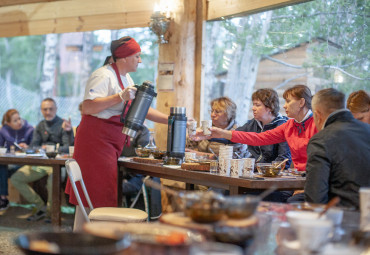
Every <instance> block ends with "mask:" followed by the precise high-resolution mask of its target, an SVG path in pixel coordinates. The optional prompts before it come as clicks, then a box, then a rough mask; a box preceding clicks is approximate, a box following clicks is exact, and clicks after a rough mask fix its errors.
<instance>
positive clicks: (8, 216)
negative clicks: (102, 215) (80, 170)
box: [0, 203, 74, 255]
mask: <svg viewBox="0 0 370 255" xmlns="http://www.w3.org/2000/svg"><path fill="white" fill-rule="evenodd" d="M64 209H65V210H63V211H65V212H67V213H62V226H61V227H60V228H59V229H56V228H53V226H52V225H51V224H50V223H45V222H44V220H39V221H36V222H29V221H27V220H26V218H27V217H28V216H29V215H30V214H31V212H32V210H31V208H30V206H25V205H18V204H14V203H12V204H11V206H10V207H9V208H8V209H7V210H4V211H0V254H4V255H5V254H7V255H9V254H12V255H21V254H23V253H22V252H21V251H20V250H18V248H17V247H16V246H15V245H14V239H15V238H16V237H17V236H19V235H20V234H24V233H29V232H37V231H43V232H44V231H54V230H55V231H57V230H59V231H66V232H71V231H72V226H73V217H74V215H73V212H72V211H73V209H72V208H67V207H66V208H64Z"/></svg>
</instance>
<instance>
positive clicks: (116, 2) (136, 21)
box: [0, 0, 307, 37]
mask: <svg viewBox="0 0 370 255" xmlns="http://www.w3.org/2000/svg"><path fill="white" fill-rule="evenodd" d="M168 1H170V0H168ZM171 1H180V2H183V1H203V2H205V3H206V4H204V5H203V6H205V8H207V10H206V13H207V14H206V18H205V19H206V20H214V19H220V18H221V17H230V16H238V15H246V14H250V13H255V12H259V11H264V10H268V9H273V8H277V7H281V6H286V5H291V4H295V3H300V2H304V1H307V0H171ZM155 2H159V0H158V1H153V0H105V1H103V0H0V37H12V36H22V35H40V34H48V33H66V32H81V31H92V30H99V29H122V28H129V27H145V26H148V23H149V20H150V15H151V14H152V12H153V8H154V4H155Z"/></svg>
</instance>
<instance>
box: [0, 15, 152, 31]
mask: <svg viewBox="0 0 370 255" xmlns="http://www.w3.org/2000/svg"><path fill="white" fill-rule="evenodd" d="M151 14H152V12H131V13H120V14H104V15H93V16H80V17H69V18H58V19H48V20H36V21H30V22H13V23H0V37H12V36H24V35H42V34H49V33H69V32H83V31H92V30H100V29H122V28H131V27H146V26H148V22H149V20H150V15H151Z"/></svg>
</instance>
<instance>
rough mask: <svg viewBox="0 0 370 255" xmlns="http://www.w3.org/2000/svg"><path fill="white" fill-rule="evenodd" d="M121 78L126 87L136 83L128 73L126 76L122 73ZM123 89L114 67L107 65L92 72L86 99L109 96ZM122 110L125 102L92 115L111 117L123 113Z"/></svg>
mask: <svg viewBox="0 0 370 255" xmlns="http://www.w3.org/2000/svg"><path fill="white" fill-rule="evenodd" d="M121 80H122V83H123V86H124V87H125V88H127V87H128V86H131V85H134V81H133V80H132V79H131V77H130V75H129V74H126V76H122V75H121ZM121 91H122V89H121V87H120V85H119V82H118V80H117V77H116V73H115V71H114V69H113V68H112V67H111V65H105V66H102V67H100V68H99V69H97V70H95V71H94V72H93V73H92V74H91V76H90V78H89V80H88V81H87V84H86V88H85V95H84V100H86V99H90V100H93V99H95V98H99V97H107V96H111V95H115V94H117V93H118V92H121ZM122 110H123V102H122V103H118V104H116V105H113V106H112V107H110V108H107V109H105V110H103V111H101V112H99V113H96V114H91V115H92V116H95V117H97V118H101V119H109V118H110V117H112V116H115V115H121V113H122Z"/></svg>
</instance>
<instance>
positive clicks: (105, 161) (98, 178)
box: [66, 115, 125, 207]
mask: <svg viewBox="0 0 370 255" xmlns="http://www.w3.org/2000/svg"><path fill="white" fill-rule="evenodd" d="M122 128H123V124H122V123H120V121H119V116H113V117H111V118H110V119H107V120H106V119H99V118H96V117H94V116H90V115H83V116H82V120H81V123H80V125H79V126H78V129H77V130H78V131H77V134H76V139H75V151H74V155H73V158H74V159H75V160H76V161H77V163H78V164H79V165H80V168H81V172H82V177H83V179H84V182H85V185H86V189H87V191H88V194H89V196H90V199H91V201H92V204H93V206H94V207H107V206H109V207H116V206H117V159H118V157H119V156H120V155H121V152H122V149H123V144H124V140H125V135H124V134H122ZM79 186H80V185H79V184H78V188H79V193H80V196H81V197H82V201H83V203H84V206H85V207H88V204H87V202H86V200H85V197H84V195H83V192H82V189H80V187H79ZM66 193H67V194H69V195H70V198H69V202H70V203H72V204H74V205H77V204H78V203H77V200H76V198H75V196H74V193H73V189H72V186H71V185H70V183H69V181H68V182H67V187H66Z"/></svg>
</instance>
